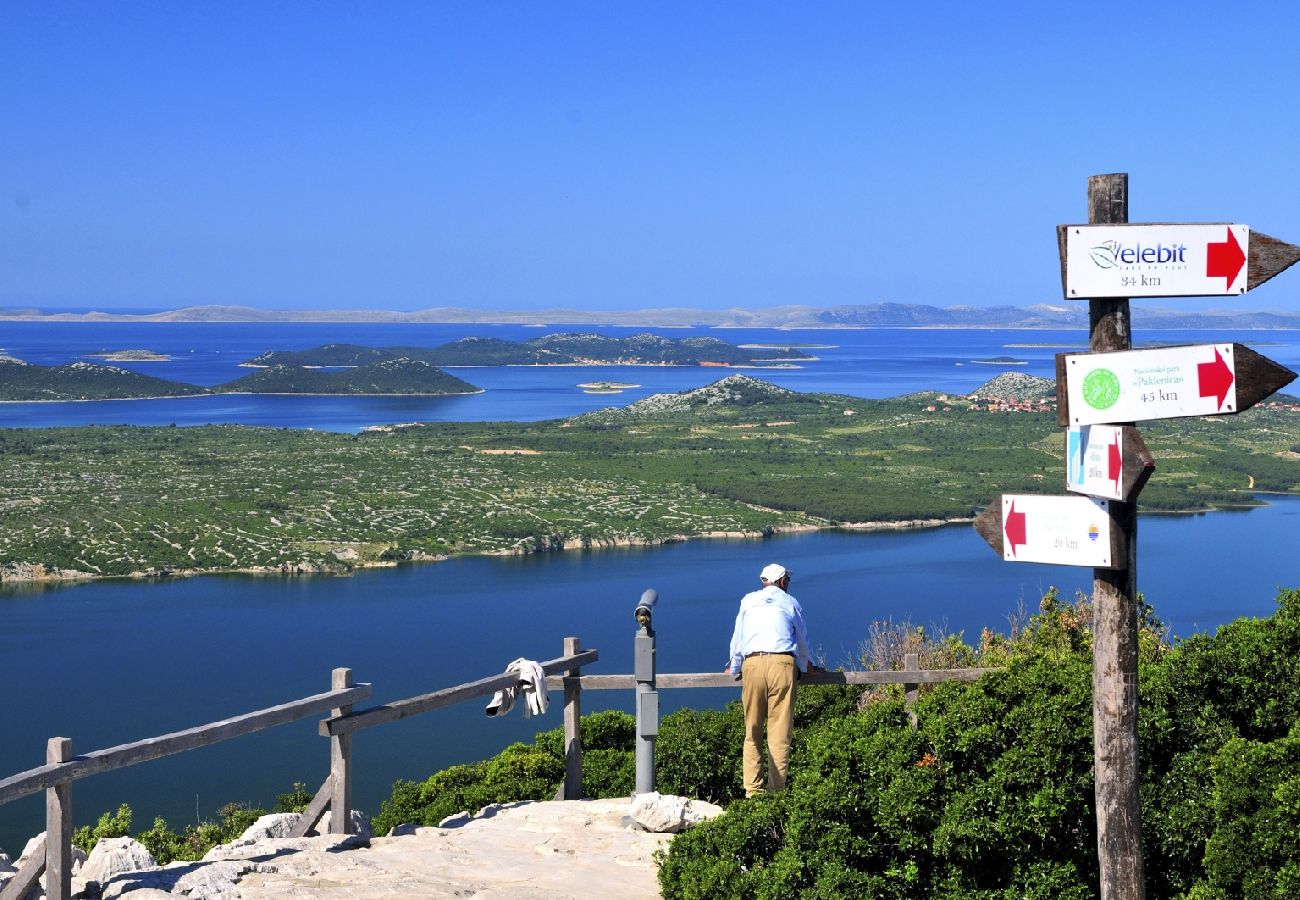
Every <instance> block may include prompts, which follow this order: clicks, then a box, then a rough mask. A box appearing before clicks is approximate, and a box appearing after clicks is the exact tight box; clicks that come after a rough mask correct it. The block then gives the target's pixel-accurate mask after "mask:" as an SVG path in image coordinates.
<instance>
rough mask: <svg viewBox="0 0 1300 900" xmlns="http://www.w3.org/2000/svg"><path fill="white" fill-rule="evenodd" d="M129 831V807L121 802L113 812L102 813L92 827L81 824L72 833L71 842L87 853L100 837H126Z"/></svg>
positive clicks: (93, 847)
mask: <svg viewBox="0 0 1300 900" xmlns="http://www.w3.org/2000/svg"><path fill="white" fill-rule="evenodd" d="M130 833H131V807H129V806H127V805H126V804H125V803H123V804H122V805H121V806H119V807H118V808H117V812H115V813H107V812H106V813H104V814H103V815H101V816H100V817H99V821H98V822H97V823H95V826H94V827H93V828H92V827H91V826H89V825H83V826H82V827H80V828H78V829H77V830H76V831H74V832H73V833H72V844H73V846H74V847H80V848H81V849H82V850H84V851H85V852H87V853H89V852H90V851H91V850H94V849H95V845H96V844H97V843H99V839H100V838H117V837H126V836H127V835H129V834H130Z"/></svg>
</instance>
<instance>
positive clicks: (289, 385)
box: [214, 357, 481, 395]
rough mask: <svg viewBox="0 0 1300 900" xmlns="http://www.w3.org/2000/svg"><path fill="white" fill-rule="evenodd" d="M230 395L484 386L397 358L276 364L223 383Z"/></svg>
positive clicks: (470, 390) (463, 390) (452, 390)
mask: <svg viewBox="0 0 1300 900" xmlns="http://www.w3.org/2000/svg"><path fill="white" fill-rule="evenodd" d="M214 390H216V391H218V392H221V393H226V394H421V395H426V394H474V393H478V392H479V390H481V389H480V388H477V387H475V386H474V385H472V384H470V383H469V382H467V381H462V380H461V379H459V378H457V377H456V376H454V375H448V374H447V373H446V372H444V371H442V370H441V369H439V368H437V367H436V366H432V365H429V363H427V362H421V361H419V360H413V359H406V358H405V357H394V358H385V359H380V360H379V361H377V362H372V363H365V364H363V365H358V366H355V367H353V368H347V369H343V370H342V371H326V370H323V369H317V368H308V367H305V366H290V365H283V364H276V365H272V366H270V367H268V368H265V369H261V370H259V371H257V372H253V373H251V374H249V375H245V376H244V377H243V378H237V379H235V380H234V381H229V382H226V383H225V384H222V385H219V386H218V387H216V388H215V389H214Z"/></svg>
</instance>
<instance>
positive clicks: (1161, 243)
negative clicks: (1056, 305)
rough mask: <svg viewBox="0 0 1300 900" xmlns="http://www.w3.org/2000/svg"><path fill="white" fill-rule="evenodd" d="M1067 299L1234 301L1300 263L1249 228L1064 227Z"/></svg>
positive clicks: (1297, 255)
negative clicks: (1212, 299)
mask: <svg viewBox="0 0 1300 900" xmlns="http://www.w3.org/2000/svg"><path fill="white" fill-rule="evenodd" d="M1057 242H1058V244H1059V245H1060V248H1061V282H1062V287H1063V289H1064V291H1065V297H1066V299H1070V300H1080V299H1085V298H1094V299H1095V298H1103V297H1225V296H1226V297H1231V296H1237V295H1239V294H1244V293H1246V291H1248V290H1250V289H1252V288H1256V287H1259V285H1261V284H1263V283H1264V282H1265V281H1268V280H1269V279H1270V278H1272V277H1273V276H1274V275H1277V274H1278V273H1279V272H1281V271H1283V270H1284V269H1286V268H1287V267H1288V266H1290V265H1291V264H1293V263H1294V262H1296V261H1297V260H1300V247H1296V246H1294V245H1292V244H1287V243H1283V242H1282V241H1279V240H1278V239H1277V238H1272V237H1269V236H1268V235H1266V234H1261V233H1260V232H1254V233H1252V232H1251V230H1250V229H1249V228H1247V227H1246V226H1245V225H1229V224H1214V225H1193V224H1177V225H1059V226H1057Z"/></svg>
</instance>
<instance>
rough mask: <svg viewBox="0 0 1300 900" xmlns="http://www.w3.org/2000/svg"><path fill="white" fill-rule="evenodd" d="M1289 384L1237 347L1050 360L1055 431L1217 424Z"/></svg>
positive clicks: (1289, 377) (1272, 366)
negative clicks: (1204, 420) (1188, 421)
mask: <svg viewBox="0 0 1300 900" xmlns="http://www.w3.org/2000/svg"><path fill="white" fill-rule="evenodd" d="M1295 377H1296V373H1295V372H1292V371H1291V370H1290V369H1288V368H1286V367H1285V366H1281V365H1278V364H1277V363H1275V362H1273V360H1271V359H1269V358H1267V357H1265V356H1261V355H1259V354H1258V353H1256V352H1255V351H1253V350H1251V349H1250V348H1249V347H1244V346H1242V345H1241V344H1201V345H1193V346H1187V347H1161V348H1159V349H1155V350H1129V351H1126V352H1122V353H1062V354H1058V355H1057V357H1056V400H1057V406H1056V421H1057V424H1059V425H1093V424H1096V423H1102V422H1141V421H1146V420H1150V419H1175V418H1181V417H1184V416H1217V415H1220V414H1223V413H1237V412H1241V411H1242V410H1244V409H1250V407H1252V406H1254V405H1255V404H1256V403H1258V402H1259V401H1261V400H1263V399H1265V398H1266V397H1268V396H1270V395H1271V394H1273V393H1274V392H1276V391H1277V390H1279V389H1280V388H1283V387H1285V386H1286V385H1288V384H1290V383H1291V382H1292V381H1293V380H1294V379H1295Z"/></svg>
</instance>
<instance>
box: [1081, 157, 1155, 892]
mask: <svg viewBox="0 0 1300 900" xmlns="http://www.w3.org/2000/svg"><path fill="white" fill-rule="evenodd" d="M1088 222H1089V224H1092V225H1113V224H1122V223H1126V222H1128V175H1127V174H1125V173H1119V174H1113V175H1094V176H1092V177H1090V178H1089V179H1088ZM1088 312H1089V315H1088V318H1089V322H1090V325H1091V333H1090V336H1089V348H1090V349H1091V350H1092V352H1094V353H1105V352H1109V351H1114V350H1129V349H1131V348H1132V346H1133V335H1132V327H1131V321H1130V318H1129V301H1128V300H1127V299H1104V300H1091V301H1089V310H1088ZM1112 424H1116V425H1123V424H1132V423H1122V422H1115V423H1112ZM1110 510H1111V519H1112V520H1113V526H1112V527H1113V528H1114V529H1117V530H1118V531H1119V533H1120V540H1121V542H1122V543H1121V545H1122V546H1124V547H1127V565H1126V566H1123V567H1120V568H1116V569H1093V572H1092V578H1093V582H1092V584H1093V587H1092V608H1093V656H1092V729H1093V738H1092V744H1093V759H1094V771H1095V775H1096V782H1095V787H1094V798H1095V801H1096V808H1097V859H1098V861H1099V863H1100V873H1101V884H1100V888H1101V898H1102V900H1141V898H1144V897H1145V896H1146V888H1145V885H1144V884H1143V880H1144V876H1143V866H1142V819H1141V808H1140V805H1139V799H1138V755H1137V710H1138V684H1137V651H1138V625H1137V622H1138V618H1137V589H1136V583H1137V503H1136V502H1128V503H1124V502H1119V501H1114V500H1112V501H1111V503H1110Z"/></svg>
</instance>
